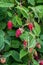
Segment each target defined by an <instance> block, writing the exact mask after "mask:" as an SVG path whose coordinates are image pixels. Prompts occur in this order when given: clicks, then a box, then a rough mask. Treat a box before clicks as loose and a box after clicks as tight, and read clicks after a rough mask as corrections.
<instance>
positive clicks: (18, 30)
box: [16, 29, 21, 38]
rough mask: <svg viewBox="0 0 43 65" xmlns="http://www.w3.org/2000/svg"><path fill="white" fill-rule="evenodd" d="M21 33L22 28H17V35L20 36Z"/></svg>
mask: <svg viewBox="0 0 43 65" xmlns="http://www.w3.org/2000/svg"><path fill="white" fill-rule="evenodd" d="M20 35H21V30H20V29H17V30H16V37H17V38H18V37H19V36H20Z"/></svg>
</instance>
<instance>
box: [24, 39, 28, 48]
mask: <svg viewBox="0 0 43 65" xmlns="http://www.w3.org/2000/svg"><path fill="white" fill-rule="evenodd" d="M23 46H24V48H26V46H27V41H26V40H24V41H23Z"/></svg>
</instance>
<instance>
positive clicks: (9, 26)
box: [7, 21, 13, 30]
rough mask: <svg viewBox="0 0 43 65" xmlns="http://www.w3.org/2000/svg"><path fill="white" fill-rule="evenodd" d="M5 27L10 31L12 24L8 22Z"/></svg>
mask: <svg viewBox="0 0 43 65" xmlns="http://www.w3.org/2000/svg"><path fill="white" fill-rule="evenodd" d="M7 27H8V29H9V30H11V29H12V27H13V24H12V22H11V21H8V23H7Z"/></svg>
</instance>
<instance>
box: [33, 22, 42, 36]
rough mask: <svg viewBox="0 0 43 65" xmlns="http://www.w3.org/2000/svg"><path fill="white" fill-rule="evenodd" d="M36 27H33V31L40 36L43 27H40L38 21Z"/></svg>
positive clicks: (35, 23)
mask: <svg viewBox="0 0 43 65" xmlns="http://www.w3.org/2000/svg"><path fill="white" fill-rule="evenodd" d="M34 26H35V27H34V29H33V32H34V33H35V35H36V36H39V34H40V32H41V29H40V26H39V24H38V23H37V22H34Z"/></svg>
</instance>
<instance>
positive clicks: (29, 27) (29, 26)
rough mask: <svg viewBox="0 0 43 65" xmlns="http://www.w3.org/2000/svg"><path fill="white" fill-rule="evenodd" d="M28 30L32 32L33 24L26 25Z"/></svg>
mask: <svg viewBox="0 0 43 65" xmlns="http://www.w3.org/2000/svg"><path fill="white" fill-rule="evenodd" d="M28 29H29V30H30V31H32V29H33V24H32V23H29V24H28Z"/></svg>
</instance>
